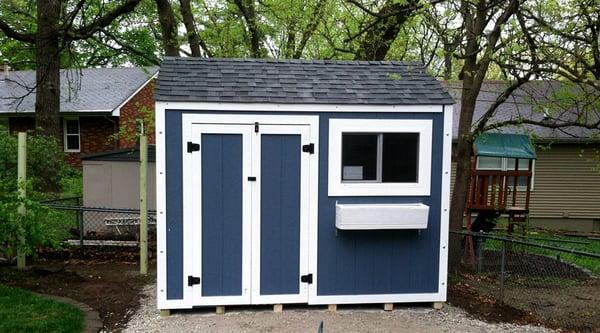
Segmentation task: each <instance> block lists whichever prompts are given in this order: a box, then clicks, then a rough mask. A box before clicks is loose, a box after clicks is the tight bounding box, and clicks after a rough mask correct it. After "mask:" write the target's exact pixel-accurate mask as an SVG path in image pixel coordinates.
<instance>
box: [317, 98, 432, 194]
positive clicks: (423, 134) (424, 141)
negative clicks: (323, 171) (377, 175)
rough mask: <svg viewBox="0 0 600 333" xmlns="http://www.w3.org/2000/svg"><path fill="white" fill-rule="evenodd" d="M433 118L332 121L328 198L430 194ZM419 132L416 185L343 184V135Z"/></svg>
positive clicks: (330, 126) (330, 127) (330, 121)
mask: <svg viewBox="0 0 600 333" xmlns="http://www.w3.org/2000/svg"><path fill="white" fill-rule="evenodd" d="M440 109H442V108H441V107H440ZM432 131H433V121H432V120H431V119H329V152H328V158H329V164H328V195H329V196H408V195H410V196H427V195H430V192H431V151H432V134H433V132H432ZM344 132H354V133H419V171H418V182H416V183H369V182H342V175H341V174H342V172H341V170H342V133H344Z"/></svg>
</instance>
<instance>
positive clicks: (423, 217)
mask: <svg viewBox="0 0 600 333" xmlns="http://www.w3.org/2000/svg"><path fill="white" fill-rule="evenodd" d="M428 217H429V206H427V205H424V204H420V203H418V204H336V205H335V226H336V227H337V228H338V229H341V230H369V229H427V220H428Z"/></svg>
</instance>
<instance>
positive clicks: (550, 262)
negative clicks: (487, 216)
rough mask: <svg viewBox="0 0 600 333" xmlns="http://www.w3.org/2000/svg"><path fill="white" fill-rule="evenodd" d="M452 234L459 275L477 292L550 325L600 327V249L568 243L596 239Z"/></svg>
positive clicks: (589, 329) (588, 329)
mask: <svg viewBox="0 0 600 333" xmlns="http://www.w3.org/2000/svg"><path fill="white" fill-rule="evenodd" d="M450 238H451V239H450V240H451V242H453V244H461V247H462V249H461V250H462V262H461V268H460V272H459V274H458V276H457V277H455V278H456V279H459V280H460V281H461V282H462V283H464V284H466V285H468V286H469V287H470V288H473V289H474V290H475V291H476V292H477V293H478V294H480V295H486V296H491V297H492V298H493V299H496V300H497V301H499V302H501V303H504V304H505V305H509V306H511V307H514V308H517V309H519V310H522V311H525V312H526V313H528V314H531V315H533V316H535V317H536V318H538V319H539V320H541V321H542V322H544V323H546V324H547V325H548V326H550V327H555V328H561V329H567V330H573V331H592V332H596V331H598V330H600V279H599V277H600V253H588V252H584V251H580V250H575V249H569V248H567V247H568V246H569V244H571V245H581V244H584V243H586V244H592V242H597V240H588V239H584V240H557V242H561V244H560V246H557V245H554V244H551V243H550V242H544V243H542V242H536V241H530V240H523V239H515V238H513V237H511V238H508V237H503V236H498V235H494V234H486V233H471V232H463V231H451V233H450ZM578 243H579V244H578Z"/></svg>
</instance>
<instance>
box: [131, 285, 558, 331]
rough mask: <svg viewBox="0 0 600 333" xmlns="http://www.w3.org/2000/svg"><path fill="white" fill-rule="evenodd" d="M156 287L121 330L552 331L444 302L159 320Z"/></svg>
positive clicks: (210, 312) (192, 314)
mask: <svg viewBox="0 0 600 333" xmlns="http://www.w3.org/2000/svg"><path fill="white" fill-rule="evenodd" d="M155 294H156V289H155V285H151V286H147V287H146V288H145V290H144V295H146V297H145V298H144V299H143V300H142V301H141V303H142V304H141V306H140V308H139V309H138V311H137V312H136V313H135V314H134V315H133V317H132V318H131V320H130V321H129V323H128V325H127V328H126V329H125V330H124V332H316V331H317V328H318V326H319V324H320V323H321V321H322V322H323V326H324V330H323V331H324V332H326V333H327V332H428V333H429V332H491V333H495V332H531V333H534V332H535V333H538V332H539V333H542V332H552V331H551V330H549V329H546V328H543V327H534V326H517V325H511V324H490V323H485V322H482V321H480V320H476V319H472V318H469V317H468V316H467V314H466V313H465V312H464V311H463V310H461V309H459V308H455V307H452V306H449V305H445V306H444V308H443V309H442V310H434V309H432V308H428V307H408V306H401V305H400V306H397V308H396V309H395V310H394V311H391V312H385V311H383V310H381V309H378V308H376V307H375V306H371V307H357V306H348V307H341V306H339V307H338V311H337V312H335V313H333V312H328V311H327V310H326V309H325V308H324V307H308V306H296V307H287V308H286V307H285V306H284V310H283V313H274V312H273V311H272V308H265V307H263V308H231V309H229V308H226V309H229V310H228V311H227V313H226V314H225V315H216V314H215V313H214V308H210V309H205V310H193V311H179V312H174V313H172V314H171V316H169V317H166V318H161V317H160V316H159V315H158V310H157V309H156V299H155Z"/></svg>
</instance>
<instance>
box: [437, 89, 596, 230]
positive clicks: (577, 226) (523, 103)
mask: <svg viewBox="0 0 600 333" xmlns="http://www.w3.org/2000/svg"><path fill="white" fill-rule="evenodd" d="M446 85H447V87H448V88H449V91H450V94H451V95H452V96H453V97H454V99H455V100H456V102H457V104H456V105H455V106H454V128H453V133H454V139H455V140H456V137H457V134H458V117H459V114H460V82H449V83H446ZM505 87H506V82H502V81H488V82H485V83H484V85H483V87H482V89H481V91H482V92H481V94H480V95H479V98H478V102H477V105H476V109H475V116H474V117H473V119H474V120H475V121H477V120H478V119H480V118H481V116H482V115H483V114H484V112H485V111H486V110H487V108H488V107H489V106H490V105H491V103H493V101H494V100H495V99H496V97H497V96H498V95H500V93H501V92H502V91H503V90H504V89H505ZM557 94H562V95H566V96H564V97H563V98H572V97H573V96H571V97H569V96H568V94H564V93H563V92H562V90H561V85H560V83H559V82H557V81H532V82H530V83H528V84H526V85H525V86H523V87H522V88H521V89H519V90H517V91H515V92H514V93H513V95H512V96H511V97H510V98H509V99H508V100H507V101H506V102H505V103H504V104H502V105H501V106H500V107H499V109H498V111H497V112H496V115H495V116H494V117H493V118H492V119H491V120H490V123H496V122H500V121H505V120H509V119H516V118H517V117H519V116H523V117H525V118H528V119H534V120H539V121H542V120H544V117H547V116H548V115H550V116H554V117H556V112H560V113H561V115H560V117H561V118H563V117H569V115H570V114H572V113H569V111H568V110H565V111H557V110H556V108H555V106H556V104H557V103H555V100H554V97H553V96H555V95H557ZM581 104H584V103H581ZM544 111H546V115H545V114H544ZM595 116H597V114H596V115H591V117H595ZM546 119H548V118H546ZM592 119H593V118H592ZM548 121H550V120H548ZM501 131H502V132H505V133H524V134H529V135H531V137H532V139H533V141H534V144H535V145H536V146H537V147H536V154H537V160H536V161H535V163H534V175H533V180H532V182H533V183H532V191H531V202H530V206H529V207H530V225H531V226H535V227H544V228H551V229H562V230H578V231H600V160H599V159H598V156H599V155H598V151H599V149H600V137H599V134H600V133H599V131H598V130H590V129H583V128H578V127H572V128H564V129H560V130H559V129H550V128H545V127H540V126H529V125H523V126H517V127H506V128H502V129H501ZM477 167H479V168H488V169H506V168H513V167H514V160H513V161H511V160H507V159H492V158H488V159H487V160H485V161H479V163H478V165H477ZM452 170H453V174H452V179H453V180H454V170H455V168H454V163H453V168H452ZM521 185H523V184H521Z"/></svg>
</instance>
